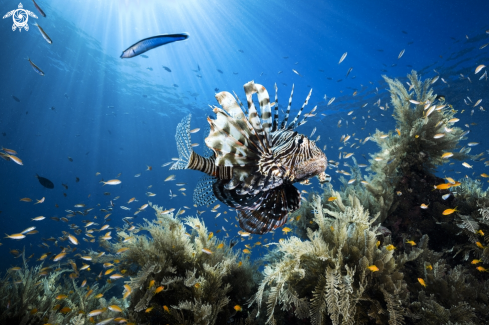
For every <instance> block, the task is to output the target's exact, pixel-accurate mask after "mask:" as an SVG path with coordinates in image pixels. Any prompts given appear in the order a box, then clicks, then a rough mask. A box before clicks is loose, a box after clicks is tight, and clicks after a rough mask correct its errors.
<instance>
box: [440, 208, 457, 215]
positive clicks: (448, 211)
mask: <svg viewBox="0 0 489 325" xmlns="http://www.w3.org/2000/svg"><path fill="white" fill-rule="evenodd" d="M454 212H459V211H458V210H457V208H455V209H446V210H445V211H443V212H442V214H443V215H444V216H448V215H449V214H452V213H454Z"/></svg>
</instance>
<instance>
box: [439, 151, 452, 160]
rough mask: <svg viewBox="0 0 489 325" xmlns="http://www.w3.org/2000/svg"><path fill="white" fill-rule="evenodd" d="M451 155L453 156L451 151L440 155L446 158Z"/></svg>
mask: <svg viewBox="0 0 489 325" xmlns="http://www.w3.org/2000/svg"><path fill="white" fill-rule="evenodd" d="M452 156H453V153H451V152H445V153H444V154H443V155H441V157H442V158H443V159H448V158H450V157H452Z"/></svg>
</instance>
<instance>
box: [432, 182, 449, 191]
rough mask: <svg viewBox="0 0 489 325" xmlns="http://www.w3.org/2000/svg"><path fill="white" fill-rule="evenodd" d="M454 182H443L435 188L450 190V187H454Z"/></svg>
mask: <svg viewBox="0 0 489 325" xmlns="http://www.w3.org/2000/svg"><path fill="white" fill-rule="evenodd" d="M452 185H453V184H450V183H443V184H439V185H435V190H448V189H449V188H450V187H452Z"/></svg>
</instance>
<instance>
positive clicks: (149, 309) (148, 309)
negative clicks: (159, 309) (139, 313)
mask: <svg viewBox="0 0 489 325" xmlns="http://www.w3.org/2000/svg"><path fill="white" fill-rule="evenodd" d="M153 308H155V307H149V308H147V309H146V310H145V311H144V312H145V313H149V312H150V311H152V310H153Z"/></svg>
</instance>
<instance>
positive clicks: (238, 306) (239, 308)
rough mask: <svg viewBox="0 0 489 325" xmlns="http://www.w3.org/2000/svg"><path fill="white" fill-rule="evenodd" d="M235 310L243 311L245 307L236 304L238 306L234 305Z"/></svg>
mask: <svg viewBox="0 0 489 325" xmlns="http://www.w3.org/2000/svg"><path fill="white" fill-rule="evenodd" d="M234 310H236V311H243V308H241V306H240V305H236V306H234Z"/></svg>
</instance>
